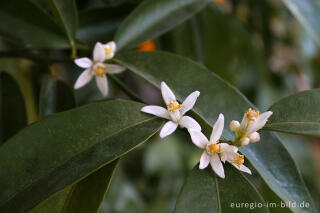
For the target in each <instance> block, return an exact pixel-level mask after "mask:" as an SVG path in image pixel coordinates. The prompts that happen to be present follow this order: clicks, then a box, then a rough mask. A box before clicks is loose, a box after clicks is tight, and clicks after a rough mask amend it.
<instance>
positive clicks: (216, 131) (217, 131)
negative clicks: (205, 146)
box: [210, 113, 224, 143]
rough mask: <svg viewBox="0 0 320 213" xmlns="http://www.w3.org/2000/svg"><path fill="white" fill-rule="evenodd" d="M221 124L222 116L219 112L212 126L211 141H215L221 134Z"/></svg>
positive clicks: (222, 122) (222, 123) (222, 124)
mask: <svg viewBox="0 0 320 213" xmlns="http://www.w3.org/2000/svg"><path fill="white" fill-rule="evenodd" d="M223 126H224V116H223V114H221V113H220V114H219V117H218V120H217V121H216V122H215V123H214V125H213V127H212V133H211V136H210V142H211V143H216V142H217V140H219V138H220V137H221V135H222V131H223Z"/></svg>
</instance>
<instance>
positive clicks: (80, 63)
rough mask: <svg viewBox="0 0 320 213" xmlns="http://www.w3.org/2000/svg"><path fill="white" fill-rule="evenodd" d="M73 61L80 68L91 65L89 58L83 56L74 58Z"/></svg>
mask: <svg viewBox="0 0 320 213" xmlns="http://www.w3.org/2000/svg"><path fill="white" fill-rule="evenodd" d="M74 63H75V64H76V65H78V66H79V67H81V68H89V67H91V66H92V61H91V59H89V58H87V57H84V58H77V59H75V60H74Z"/></svg>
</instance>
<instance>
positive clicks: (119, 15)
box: [77, 5, 132, 44]
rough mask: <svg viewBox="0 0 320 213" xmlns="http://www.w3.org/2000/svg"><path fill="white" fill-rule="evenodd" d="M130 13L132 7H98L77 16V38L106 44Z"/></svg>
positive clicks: (92, 42)
mask: <svg viewBox="0 0 320 213" xmlns="http://www.w3.org/2000/svg"><path fill="white" fill-rule="evenodd" d="M131 11H132V6H128V5H125V6H121V7H117V9H115V8H113V7H101V8H100V7H99V8H93V9H89V10H85V11H81V12H80V14H79V30H78V32H77V38H78V39H80V40H81V41H85V42H89V43H90V44H95V43H96V42H97V41H101V42H103V43H106V42H108V41H110V40H112V39H113V36H114V34H115V32H116V31H117V29H118V28H119V26H120V24H121V22H122V21H123V19H124V18H125V17H126V16H127V15H128V13H130V12H131Z"/></svg>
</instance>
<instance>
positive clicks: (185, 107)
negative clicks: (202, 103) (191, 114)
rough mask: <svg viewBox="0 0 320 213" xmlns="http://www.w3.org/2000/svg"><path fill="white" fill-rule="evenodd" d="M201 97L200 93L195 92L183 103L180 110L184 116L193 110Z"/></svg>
mask: <svg viewBox="0 0 320 213" xmlns="http://www.w3.org/2000/svg"><path fill="white" fill-rule="evenodd" d="M199 95H200V92H199V91H194V92H193V93H191V94H190V95H189V96H188V97H187V98H186V100H184V102H183V103H182V108H181V110H180V112H181V114H182V115H184V114H185V113H186V112H188V111H189V110H190V109H192V107H193V106H194V104H195V103H196V101H197V98H198V97H199Z"/></svg>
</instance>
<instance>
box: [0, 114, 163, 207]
mask: <svg viewBox="0 0 320 213" xmlns="http://www.w3.org/2000/svg"><path fill="white" fill-rule="evenodd" d="M155 119H157V117H155V116H154V117H151V118H148V119H145V120H142V121H140V122H138V123H135V124H133V125H130V126H128V127H125V128H122V129H120V130H118V131H116V132H114V133H112V134H110V135H108V136H107V137H106V138H104V139H101V141H100V142H97V143H95V144H92V145H91V146H88V147H87V148H84V149H83V150H81V151H79V152H78V153H76V154H75V155H73V156H71V157H70V158H68V159H67V160H65V161H64V162H63V163H61V164H60V165H59V166H56V167H54V168H53V169H51V170H49V171H48V172H47V173H45V174H44V175H41V176H40V177H39V178H37V179H36V180H35V181H32V182H31V183H29V184H28V185H26V186H24V187H23V188H22V189H21V190H19V191H16V192H15V193H13V194H12V195H11V196H8V199H7V200H5V201H4V202H3V203H2V204H1V206H3V205H5V204H6V203H8V202H9V201H10V200H12V199H13V198H14V197H15V196H16V195H17V194H18V193H20V192H23V191H25V190H26V189H27V188H30V187H31V186H32V185H34V183H36V182H38V181H39V180H41V179H42V178H44V177H47V176H49V175H50V174H51V173H52V172H53V171H55V170H56V169H57V168H59V167H61V166H63V165H65V164H66V163H68V162H69V161H70V159H73V158H75V157H77V156H79V155H81V154H82V153H83V152H85V151H87V150H89V149H91V148H92V147H94V146H96V145H98V144H100V143H102V142H103V141H105V140H107V139H108V138H110V137H113V136H115V135H117V134H119V133H121V132H122V131H125V130H127V129H130V128H133V127H135V126H138V125H140V124H143V123H145V122H148V121H152V120H155ZM151 136H152V135H151ZM151 136H150V137H151ZM150 137H148V138H150ZM142 142H144V141H142ZM139 144H140V143H139ZM139 144H137V146H138V145H139ZM134 148H135V147H133V148H132V149H134ZM132 149H129V150H128V151H127V152H124V153H123V154H122V155H124V154H125V153H128V152H130V151H131V150H132ZM122 155H119V156H118V157H121V156H122ZM118 157H117V158H118ZM112 160H114V159H112ZM112 160H111V161H112ZM108 162H110V161H108ZM108 162H107V163H108ZM99 168H101V167H99ZM99 168H97V169H95V170H93V171H91V172H90V173H88V174H87V176H88V175H90V174H91V173H93V172H94V171H96V170H98V169H99ZM81 179H83V178H80V179H79V180H81Z"/></svg>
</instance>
